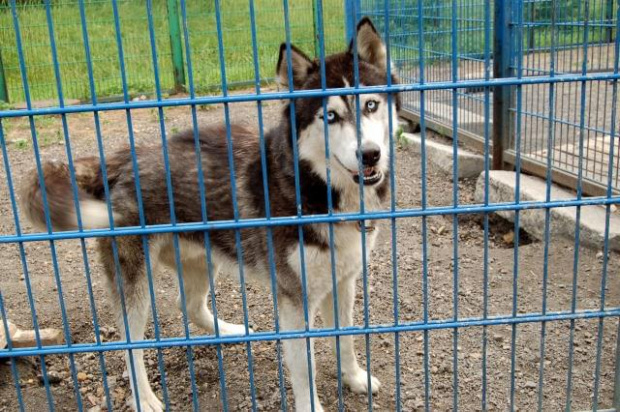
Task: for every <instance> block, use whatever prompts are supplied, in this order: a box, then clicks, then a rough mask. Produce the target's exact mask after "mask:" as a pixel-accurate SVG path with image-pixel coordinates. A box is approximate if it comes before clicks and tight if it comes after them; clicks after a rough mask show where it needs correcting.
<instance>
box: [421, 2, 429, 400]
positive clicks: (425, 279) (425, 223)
mask: <svg viewBox="0 0 620 412" xmlns="http://www.w3.org/2000/svg"><path fill="white" fill-rule="evenodd" d="M423 15H424V8H423V6H422V0H418V33H419V35H418V55H419V70H420V75H419V76H420V78H419V83H420V84H424V83H425V77H424V76H425V73H424V64H425V61H424V36H423V35H422V33H424V17H423ZM425 95H426V92H425V91H424V90H421V91H420V139H421V148H420V157H421V158H422V164H421V169H422V170H421V171H422V182H421V186H422V195H421V196H422V199H421V207H422V210H425V209H426V208H427V207H428V196H427V181H426V171H427V169H426V113H425V106H426V99H425V97H426V96H425ZM427 239H428V219H427V217H426V215H423V216H422V303H423V322H424V323H425V324H426V323H428V320H429V319H428V305H429V301H428V299H429V293H428V242H427ZM423 336H424V410H425V412H430V410H431V407H430V393H431V379H430V366H429V363H430V360H429V332H428V329H424V332H423Z"/></svg>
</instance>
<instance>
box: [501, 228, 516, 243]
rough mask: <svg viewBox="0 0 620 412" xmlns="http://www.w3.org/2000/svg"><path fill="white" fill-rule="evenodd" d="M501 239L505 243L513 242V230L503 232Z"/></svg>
mask: <svg viewBox="0 0 620 412" xmlns="http://www.w3.org/2000/svg"><path fill="white" fill-rule="evenodd" d="M502 240H503V241H504V243H505V244H507V245H509V244H511V243H514V240H515V232H513V231H512V230H511V231H510V232H508V233H506V234H504V236H502Z"/></svg>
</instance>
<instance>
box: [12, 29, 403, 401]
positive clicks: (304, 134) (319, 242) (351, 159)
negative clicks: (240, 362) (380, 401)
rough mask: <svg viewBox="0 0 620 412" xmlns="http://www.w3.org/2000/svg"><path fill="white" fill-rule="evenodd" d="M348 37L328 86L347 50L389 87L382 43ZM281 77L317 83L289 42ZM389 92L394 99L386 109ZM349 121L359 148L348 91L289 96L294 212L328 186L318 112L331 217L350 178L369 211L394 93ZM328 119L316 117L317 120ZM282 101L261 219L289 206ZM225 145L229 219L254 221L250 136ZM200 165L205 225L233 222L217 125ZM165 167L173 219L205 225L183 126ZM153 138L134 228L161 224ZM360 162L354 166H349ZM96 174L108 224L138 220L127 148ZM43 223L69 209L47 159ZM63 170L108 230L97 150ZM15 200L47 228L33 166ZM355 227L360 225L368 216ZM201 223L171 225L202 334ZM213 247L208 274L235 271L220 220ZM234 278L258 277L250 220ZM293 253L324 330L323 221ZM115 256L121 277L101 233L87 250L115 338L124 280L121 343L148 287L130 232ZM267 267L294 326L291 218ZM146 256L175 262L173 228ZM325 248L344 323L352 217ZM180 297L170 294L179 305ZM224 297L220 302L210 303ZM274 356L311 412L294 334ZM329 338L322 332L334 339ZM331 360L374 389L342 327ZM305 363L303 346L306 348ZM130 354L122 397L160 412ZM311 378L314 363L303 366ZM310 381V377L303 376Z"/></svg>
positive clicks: (351, 194)
mask: <svg viewBox="0 0 620 412" xmlns="http://www.w3.org/2000/svg"><path fill="white" fill-rule="evenodd" d="M356 38H357V44H355V45H354V44H351V46H350V47H349V49H348V50H347V51H345V52H342V53H338V54H334V55H331V56H328V57H327V58H326V59H325V71H326V76H325V77H326V82H327V87H328V88H341V87H348V86H350V85H353V84H354V82H355V81H354V68H353V65H354V57H353V55H354V52H353V47H356V48H357V51H358V55H359V82H360V84H361V85H364V86H375V85H385V84H387V83H388V76H391V80H392V82H393V83H395V82H396V78H395V76H393V75H392V74H391V70H390V69H389V68H388V67H387V62H386V53H385V46H384V44H383V42H382V41H381V38H380V36H379V35H378V33H377V31H376V30H375V28H374V26H373V25H372V23H371V22H370V20H369V19H367V18H365V19H363V20H362V21H360V23H359V25H358V27H357V36H356ZM290 50H291V56H290V57H291V62H292V67H291V72H292V74H293V78H292V79H291V84H292V85H293V87H294V89H295V90H310V89H320V88H321V74H320V66H319V63H318V62H317V61H312V60H311V59H309V58H308V57H307V56H306V55H304V54H303V53H302V52H301V51H300V50H299V49H297V48H296V47H294V46H290ZM286 54H287V47H286V45H282V47H281V49H280V59H279V62H278V66H277V76H278V79H279V81H280V82H281V83H282V84H283V85H285V86H286V87H288V85H289V76H288V73H289V70H288V65H287V61H288V60H287V58H286ZM388 101H390V102H392V105H393V107H392V108H391V109H388ZM359 103H360V110H361V118H360V119H359V123H360V133H361V135H360V138H361V148H358V141H357V133H356V124H357V119H356V116H357V115H356V103H355V98H354V97H352V96H332V97H328V98H326V104H327V112H326V113H324V111H323V106H322V99H321V98H304V99H298V100H296V103H295V117H296V122H295V127H296V129H295V131H296V135H297V145H298V147H297V149H298V153H299V158H300V160H299V181H300V193H301V209H302V213H303V214H304V215H313V214H324V213H327V212H328V206H327V205H328V200H327V199H328V195H327V193H328V188H327V185H326V170H327V164H326V163H327V161H326V156H325V133H324V130H325V122H326V120H329V122H328V126H327V127H328V129H329V147H330V161H329V163H330V164H329V166H330V169H331V187H330V188H329V190H330V191H331V197H332V200H333V207H334V211H335V212H336V213H339V212H349V213H351V212H357V211H359V197H360V195H359V190H360V187H359V183H358V180H359V178H360V176H365V179H364V195H365V205H366V210H373V209H374V210H376V209H378V208H380V207H381V202H382V200H383V199H384V198H385V197H386V194H387V186H388V177H387V176H388V175H389V170H388V163H389V162H388V160H389V155H390V153H389V145H388V142H389V132H388V130H389V126H388V125H389V122H390V118H389V115H388V113H390V112H391V113H392V116H393V118H392V119H391V121H392V122H393V123H394V124H396V123H395V119H396V113H397V110H398V96H397V95H394V96H392V98H391V99H388V96H387V95H386V94H362V95H360V97H359ZM324 116H327V119H324ZM292 127H293V126H292V125H291V118H290V106H289V105H287V107H286V108H285V109H284V110H283V112H282V118H281V121H280V122H279V125H278V126H277V127H276V128H275V129H274V130H271V131H270V132H269V133H267V135H266V163H267V175H268V189H269V200H270V215H271V216H272V217H278V216H296V215H297V212H298V211H297V207H296V196H295V172H294V160H293V158H294V157H293V146H292V145H293V143H292V141H293V139H292V132H293V131H292ZM231 137H232V142H233V143H232V146H233V148H232V154H233V158H234V168H235V175H236V187H237V193H236V199H237V205H236V206H237V208H238V209H237V210H238V214H239V218H241V219H250V218H263V217H265V216H266V212H265V198H264V197H265V190H264V187H263V178H262V168H261V158H260V147H259V138H258V133H257V131H255V130H249V129H247V128H245V127H243V126H239V125H232V128H231ZM198 139H199V143H200V157H201V159H200V161H201V165H202V171H203V175H204V182H205V186H206V195H205V197H206V200H205V202H206V210H207V215H208V216H207V217H208V220H209V221H218V220H231V219H233V218H234V214H233V210H234V209H233V208H234V207H235V205H233V198H232V193H231V181H230V170H229V164H228V147H227V140H226V128H225V126H224V125H221V126H216V127H208V128H201V129H200V130H199V132H198ZM167 148H168V156H169V164H170V174H171V179H172V186H173V194H174V211H175V215H176V221H177V222H201V221H203V216H202V207H201V201H200V188H199V183H198V167H197V164H198V163H197V159H196V153H195V141H194V132H193V131H192V130H188V131H186V132H182V133H179V134H177V135H175V136H172V137H171V138H170V139H169V140H168V142H167ZM161 149H162V148H161V147H138V148H137V149H136V154H137V163H138V168H139V178H140V185H141V197H142V202H143V208H144V216H145V219H146V224H148V225H154V224H166V223H170V221H171V219H170V214H169V211H170V206H169V200H168V195H167V188H166V183H165V182H166V179H165V173H166V171H165V166H164V163H163V161H162V155H161V153H162V152H161ZM358 160H359V161H361V162H362V163H363V164H364V169H363V170H362V171H359V170H358V169H359V167H358V165H359V163H358ZM105 168H106V170H107V183H108V185H109V188H110V192H109V193H110V198H109V199H108V201H109V202H110V204H111V206H112V211H113V219H114V224H115V226H116V227H119V226H138V225H139V224H140V220H139V212H138V202H137V198H136V186H135V177H134V171H133V165H132V157H131V153H130V151H129V150H128V149H126V148H125V149H121V150H119V151H117V152H115V153H113V154H111V155H109V156H108V157H107V160H106V164H105ZM43 171H44V176H43V179H44V181H45V187H46V198H47V203H48V204H47V206H48V209H49V216H48V218H49V220H50V222H51V224H52V227H53V229H54V230H73V229H76V228H77V222H78V219H77V216H78V212H77V211H76V210H75V208H74V205H73V196H72V193H73V192H72V188H71V180H70V171H69V168H68V166H67V165H66V164H63V163H59V162H46V163H44V165H43ZM75 175H76V181H77V185H78V194H79V199H80V202H79V204H80V213H79V214H80V216H81V222H82V226H83V227H84V228H104V227H108V226H109V225H108V219H109V216H108V209H107V206H106V203H105V202H106V199H105V194H104V182H103V175H102V172H101V164H100V161H99V159H98V158H95V157H90V158H82V159H78V160H76V162H75ZM22 206H23V208H24V210H25V212H26V214H27V216H28V217H29V218H30V220H31V221H32V222H33V223H34V224H35V225H37V226H38V227H45V222H46V217H45V212H44V210H45V207H44V204H43V196H42V191H41V188H40V186H39V177H38V175H37V174H36V172H35V173H32V174H31V175H30V176H29V177H28V179H27V182H26V184H25V187H24V190H23V194H22ZM367 225H372V224H369V223H368V222H367ZM203 236H204V234H203V233H202V232H195V233H182V234H180V235H179V237H180V242H179V244H180V256H181V263H182V273H183V281H184V285H185V298H186V302H185V304H186V308H187V314H188V316H189V319H190V320H191V322H193V323H194V324H196V325H197V326H199V327H201V328H203V329H204V330H206V331H207V332H208V333H214V318H213V315H212V314H211V312H210V311H209V308H208V307H207V295H208V293H209V278H208V276H209V270H208V268H207V265H206V262H207V260H206V256H205V248H204V238H203ZM209 236H210V242H211V245H212V249H213V256H212V260H213V262H214V270H213V272H212V274H211V275H212V276H216V274H217V273H218V271H219V270H220V269H224V271H225V272H230V273H234V272H235V271H237V270H239V267H238V263H237V247H236V243H235V233H234V231H232V230H216V231H211V232H210V233H209ZM240 237H241V245H242V256H243V265H244V270H245V274H246V276H247V277H248V278H253V279H257V280H258V281H259V282H262V283H264V284H265V285H267V286H269V285H270V276H269V273H270V271H269V259H268V244H267V233H266V229H265V228H249V229H243V230H241V231H240ZM376 237H377V231H376V230H372V231H368V232H367V236H366V241H367V245H366V250H367V251H370V250H372V248H373V245H374V243H375V239H376ZM303 239H304V253H305V255H304V261H305V265H306V267H305V269H306V270H305V272H306V279H307V298H308V309H309V315H310V316H309V318H310V323H311V324H312V321H313V319H314V317H315V315H316V313H317V311H318V312H320V314H321V315H322V317H323V319H324V323H325V324H326V326H327V327H331V326H333V324H334V320H333V318H334V308H333V298H332V293H333V291H332V275H331V256H330V248H329V231H328V227H327V225H325V224H313V225H306V226H304V227H303ZM115 240H116V243H117V246H118V247H117V250H118V254H119V263H120V273H119V274H118V276H119V277H118V278H117V277H116V276H117V274H116V270H115V262H114V255H113V246H112V242H113V240H112V239H111V238H108V237H103V238H99V239H98V240H97V241H98V249H99V252H100V255H101V259H102V263H103V265H102V267H103V268H104V270H105V273H106V275H107V279H108V280H109V282H108V283H109V289H110V294H111V297H112V299H111V300H112V302H111V307H112V308H113V309H114V310H115V316H116V318H117V320H118V326H119V330H120V331H121V332H122V335H123V336H122V337H123V339H125V338H126V336H125V332H124V331H125V325H124V323H123V316H122V313H121V309H120V308H121V305H120V296H119V289H118V285H119V284H121V285H122V292H123V294H124V301H125V305H126V314H127V321H128V325H127V328H128V330H129V333H130V338H131V340H132V341H139V340H142V339H143V338H144V331H145V327H146V322H147V319H148V318H149V308H150V297H149V292H148V280H147V277H146V275H145V270H146V268H145V254H144V251H143V242H142V238H141V237H139V236H119V237H116V238H115ZM273 242H274V244H273V246H274V250H275V256H274V260H275V269H276V279H277V294H278V296H277V297H278V304H279V316H280V319H279V321H280V325H281V329H282V330H302V329H304V310H303V295H302V284H301V252H300V245H299V242H300V241H299V236H298V228H297V226H294V227H287V226H278V227H274V228H273ZM148 243H149V255H150V258H151V260H152V262H154V263H155V264H163V265H166V266H168V267H171V268H173V269H176V266H177V265H176V263H175V253H174V252H175V250H174V244H173V237H172V235H170V234H160V235H153V236H150V237H149V242H148ZM334 249H335V250H334V254H335V261H336V278H337V282H338V284H337V294H338V302H339V308H338V315H339V321H340V326H342V327H346V326H350V325H352V322H353V303H354V300H355V282H356V280H357V279H358V278H359V275H360V273H361V271H362V241H361V232H360V229H359V227H358V224H357V223H356V222H345V223H338V224H335V225H334ZM181 303H182V302H179V304H181ZM219 303H220V304H225V303H226V302H221V301H220V302H219ZM219 331H220V333H221V334H222V335H240V334H244V333H245V328H244V327H243V326H242V325H233V324H229V323H226V322H224V321H222V320H219ZM283 344H284V360H285V364H286V366H287V368H288V371H289V373H290V379H291V383H292V387H293V392H294V396H295V405H296V409H297V410H298V411H307V410H310V405H311V398H310V396H311V395H310V390H309V381H308V376H309V374H308V361H307V355H306V353H307V352H306V341H305V340H304V339H292V340H291V339H287V340H284V343H283ZM332 346H333V342H332ZM340 347H341V352H340V356H341V361H342V372H343V381H344V383H345V384H346V385H348V386H349V387H350V388H351V390H353V391H354V392H367V391H368V390H372V391H373V392H376V391H377V390H378V389H379V387H380V383H379V381H378V380H377V379H376V378H374V377H371V379H370V383H371V388H368V382H369V380H368V376H367V373H366V370H365V369H363V368H362V367H360V366H359V365H358V362H357V359H356V354H355V349H354V346H353V338H352V336H342V337H341V344H340ZM311 353H312V355H311V365H312V368H313V369H314V356H313V353H314V352H313V351H311ZM130 356H133V364H134V367H135V376H132V378H134V377H135V381H136V385H135V386H134V379H130V381H131V386H132V393H133V398H132V399H133V404H134V407H135V406H136V404H135V401H136V393H137V394H138V398H139V406H140V409H141V410H142V411H161V410H162V403H161V402H160V400H159V399H158V398H157V396H156V395H155V393H154V392H153V390H152V388H151V386H150V384H149V379H148V377H147V371H146V368H145V365H144V361H143V353H142V350H134V351H133V354H132V355H130V354H129V353H127V354H126V362H127V368H128V370H129V371H130V373H134V372H133V371H132V369H131V368H130ZM312 376H313V377H316V373H313V374H312ZM314 388H316V385H314ZM313 396H314V399H313V400H314V407H315V410H317V411H321V410H323V408H322V407H321V404H320V401H319V397H318V394H317V393H316V390H315V391H314V395H313Z"/></svg>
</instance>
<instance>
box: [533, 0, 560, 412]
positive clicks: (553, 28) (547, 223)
mask: <svg viewBox="0 0 620 412" xmlns="http://www.w3.org/2000/svg"><path fill="white" fill-rule="evenodd" d="M551 7H552V10H551V51H550V53H551V56H550V57H551V61H550V67H549V76H550V77H555V57H556V56H555V53H556V50H555V48H556V44H557V35H558V33H557V30H556V19H557V16H556V13H557V9H556V0H552V2H551ZM548 110H549V121H548V126H549V130H548V137H547V153H548V156H547V173H546V185H547V187H546V193H545V201H546V202H550V201H551V184H552V176H551V171H552V170H553V167H552V164H551V160H552V158H553V155H552V153H553V147H554V144H555V85H554V84H553V83H551V84H549V108H548ZM550 226H551V209H549V208H546V209H545V229H544V240H543V241H544V250H543V286H542V314H543V315H546V314H547V287H548V282H549V247H550V240H551V239H550V238H551V235H550V230H551V227H550ZM540 327H541V329H540V365H539V371H538V410H539V411H542V410H543V400H544V393H543V388H544V381H545V375H544V373H545V343H546V333H547V323H546V322H544V321H543V322H542V323H541V325H540Z"/></svg>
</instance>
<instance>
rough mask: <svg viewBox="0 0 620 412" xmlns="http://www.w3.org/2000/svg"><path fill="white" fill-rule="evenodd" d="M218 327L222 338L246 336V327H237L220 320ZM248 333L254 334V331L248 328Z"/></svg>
mask: <svg viewBox="0 0 620 412" xmlns="http://www.w3.org/2000/svg"><path fill="white" fill-rule="evenodd" d="M218 327H219V329H220V336H231V335H245V326H244V325H235V324H234V323H228V322H224V321H222V320H220V321H219V322H218ZM248 332H249V333H254V330H253V329H252V328H248Z"/></svg>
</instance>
